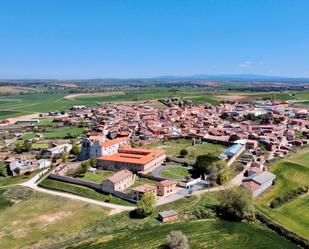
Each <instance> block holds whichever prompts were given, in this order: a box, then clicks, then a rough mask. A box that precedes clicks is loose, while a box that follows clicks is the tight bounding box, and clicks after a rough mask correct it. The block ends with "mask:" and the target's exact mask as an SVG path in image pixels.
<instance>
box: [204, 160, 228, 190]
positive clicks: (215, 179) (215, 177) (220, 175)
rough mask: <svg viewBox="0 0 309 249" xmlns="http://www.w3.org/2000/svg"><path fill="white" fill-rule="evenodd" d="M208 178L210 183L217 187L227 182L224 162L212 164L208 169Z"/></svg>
mask: <svg viewBox="0 0 309 249" xmlns="http://www.w3.org/2000/svg"><path fill="white" fill-rule="evenodd" d="M208 178H209V180H210V181H211V182H212V183H217V184H219V185H221V184H223V183H225V182H226V180H227V164H226V161H223V160H218V161H215V162H213V163H212V164H211V165H210V167H209V175H208Z"/></svg>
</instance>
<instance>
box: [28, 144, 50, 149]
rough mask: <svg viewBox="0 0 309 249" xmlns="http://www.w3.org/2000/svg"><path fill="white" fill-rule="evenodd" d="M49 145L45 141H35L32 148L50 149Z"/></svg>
mask: <svg viewBox="0 0 309 249" xmlns="http://www.w3.org/2000/svg"><path fill="white" fill-rule="evenodd" d="M49 147H50V146H49V144H45V143H35V144H32V145H31V148H32V149H48V148H49Z"/></svg>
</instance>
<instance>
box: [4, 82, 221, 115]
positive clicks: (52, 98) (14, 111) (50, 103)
mask: <svg viewBox="0 0 309 249" xmlns="http://www.w3.org/2000/svg"><path fill="white" fill-rule="evenodd" d="M66 95H67V94H65V93H57V94H29V95H19V96H8V97H7V96H4V97H0V118H9V117H17V116H21V115H27V114H31V113H34V112H49V111H56V110H58V111H65V110H68V109H69V108H70V107H71V106H73V105H86V106H94V105H96V104H97V103H100V102H127V101H144V100H154V99H161V98H166V97H169V96H173V97H185V98H188V99H191V100H192V101H193V102H195V103H212V104H216V103H217V100H216V99H215V98H214V96H211V93H207V94H205V93H196V92H193V91H170V90H169V89H168V88H160V89H158V88H153V89H150V90H146V91H130V92H125V94H123V95H119V93H117V94H116V93H115V94H114V95H113V94H111V95H108V96H98V95H95V94H94V95H91V96H80V97H76V98H74V99H71V100H70V99H65V98H64V97H65V96H66Z"/></svg>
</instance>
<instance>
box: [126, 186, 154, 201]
mask: <svg viewBox="0 0 309 249" xmlns="http://www.w3.org/2000/svg"><path fill="white" fill-rule="evenodd" d="M146 193H148V194H153V195H155V196H157V187H156V186H153V185H149V184H143V185H140V186H138V187H135V188H133V189H132V190H131V196H132V198H133V199H134V200H135V201H139V200H140V199H141V198H142V197H143V195H144V194H146Z"/></svg>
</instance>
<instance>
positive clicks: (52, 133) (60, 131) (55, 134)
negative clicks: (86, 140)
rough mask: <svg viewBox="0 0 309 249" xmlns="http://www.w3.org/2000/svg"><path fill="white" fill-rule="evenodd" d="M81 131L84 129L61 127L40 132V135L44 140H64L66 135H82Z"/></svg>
mask: <svg viewBox="0 0 309 249" xmlns="http://www.w3.org/2000/svg"><path fill="white" fill-rule="evenodd" d="M83 131H84V128H80V127H63V128H57V129H53V130H49V131H45V132H42V134H43V137H44V138H45V139H52V138H65V137H66V136H67V135H68V134H71V135H72V136H74V137H77V136H80V135H82V134H83Z"/></svg>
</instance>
